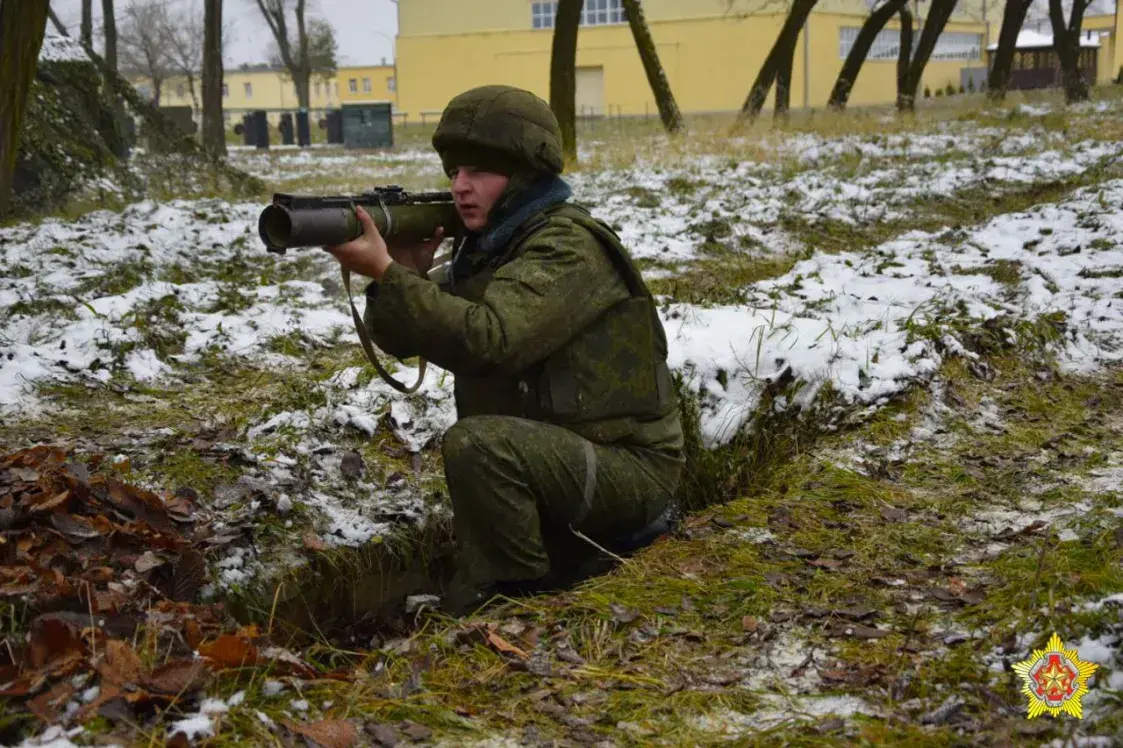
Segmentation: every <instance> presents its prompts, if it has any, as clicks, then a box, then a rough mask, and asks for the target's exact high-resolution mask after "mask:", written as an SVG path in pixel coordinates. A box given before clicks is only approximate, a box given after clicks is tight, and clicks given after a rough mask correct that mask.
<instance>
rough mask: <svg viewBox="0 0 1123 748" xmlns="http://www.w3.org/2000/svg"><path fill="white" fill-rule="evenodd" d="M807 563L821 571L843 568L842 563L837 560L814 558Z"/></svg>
mask: <svg viewBox="0 0 1123 748" xmlns="http://www.w3.org/2000/svg"><path fill="white" fill-rule="evenodd" d="M807 563H808V565H809V566H815V567H817V568H819V569H837V568H838V567H840V566H842V562H841V561H839V560H838V559H835V558H813V559H811V560H810V561H808V562H807Z"/></svg>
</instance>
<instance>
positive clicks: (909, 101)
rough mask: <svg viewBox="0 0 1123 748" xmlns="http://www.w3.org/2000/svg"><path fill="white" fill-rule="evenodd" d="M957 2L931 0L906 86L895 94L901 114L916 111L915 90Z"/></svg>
mask: <svg viewBox="0 0 1123 748" xmlns="http://www.w3.org/2000/svg"><path fill="white" fill-rule="evenodd" d="M957 2H958V0H932V5H931V6H930V7H929V9H928V17H927V18H925V19H924V27H923V29H921V31H920V41H918V42H917V44H916V54H915V55H913V58H912V64H910V65H909V74H908V80H907V81H906V85H905V86H902V88H901V90H900V91H898V92H897V109H898V110H899V111H902V112H912V111H915V110H916V89H917V87H918V86H919V85H920V79H921V77H922V76H923V75H924V68H925V67H927V66H928V59H929V58H930V57H931V56H932V50H934V49H935V48H936V41H937V40H938V39H939V38H940V34H942V33H944V27H945V26H947V25H948V19H949V18H951V13H952V11H953V10H955V5H956V3H957Z"/></svg>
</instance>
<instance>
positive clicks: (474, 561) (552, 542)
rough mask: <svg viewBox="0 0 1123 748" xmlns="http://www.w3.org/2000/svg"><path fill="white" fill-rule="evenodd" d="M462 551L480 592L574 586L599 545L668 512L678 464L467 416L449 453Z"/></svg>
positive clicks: (551, 429)
mask: <svg viewBox="0 0 1123 748" xmlns="http://www.w3.org/2000/svg"><path fill="white" fill-rule="evenodd" d="M442 454H443V457H444V467H445V478H446V480H447V483H448V489H449V493H450V495H451V497H452V507H453V514H454V517H453V524H454V529H455V533H456V539H457V544H458V547H459V551H460V562H459V565H458V570H459V573H460V574H461V575H463V576H464V577H465V578H466V579H468V580H470V581H471V582H472V583H474V584H475V585H479V586H485V585H488V584H493V583H495V582H523V581H529V580H540V579H544V578H546V579H549V580H551V581H557V582H560V583H563V584H564V583H565V580H566V579H567V576H568V575H570V574H572V572H573V571H574V570H575V569H576V568H577V567H579V566H580V565H582V564H583V563H584V562H585V561H587V560H589V559H590V558H591V557H593V556H595V555H597V551H596V549H595V548H594V547H593V546H592V545H590V544H589V543H587V542H586V541H584V540H582V539H580V538H578V537H577V536H576V535H575V534H574V533H573V532H572V531H571V529H570V528H571V527H572V528H574V529H577V530H580V531H581V532H582V533H583V534H585V535H588V536H589V537H590V538H593V539H595V540H597V542H598V543H604V542H608V541H611V540H612V539H613V538H616V537H619V536H621V535H625V534H628V533H631V532H635V531H638V530H640V529H642V528H644V527H646V526H647V525H648V524H650V523H651V522H653V521H654V520H655V519H656V518H657V517H658V516H659V515H660V514H661V513H662V512H663V510H664V509H665V508H666V506H667V504H668V502H669V501H670V499H671V497H672V494H673V491H674V490H675V488H676V487H677V484H678V479H679V474H680V472H681V469H682V461H681V458H680V457H679V456H678V455H676V454H667V453H663V452H659V451H655V450H647V449H640V448H634V447H620V446H612V445H600V444H595V443H593V442H591V441H588V440H586V439H584V438H582V437H580V436H578V435H577V434H575V433H573V432H572V431H570V430H568V429H565V428H562V427H561V426H555V425H553V424H549V423H543V422H540V421H531V420H527V419H524V418H516V417H512V416H491V415H484V416H470V417H468V418H464V419H462V420H460V421H459V422H457V423H456V425H454V426H453V427H452V428H451V429H449V431H448V433H447V434H445V437H444V442H443V443H442Z"/></svg>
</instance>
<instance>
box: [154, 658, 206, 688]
mask: <svg viewBox="0 0 1123 748" xmlns="http://www.w3.org/2000/svg"><path fill="white" fill-rule="evenodd" d="M209 679H210V674H209V673H208V672H207V665H206V663H204V662H203V661H202V660H174V661H172V662H169V663H168V664H166V665H163V666H161V667H158V668H156V669H155V670H153V671H152V675H150V676H148V677H147V678H145V679H144V680H143V685H144V686H145V688H148V689H149V690H151V691H157V692H159V693H170V694H178V693H185V692H187V691H194V690H196V689H198V688H202V687H203V686H204V685H206V683H207V681H208V680H209Z"/></svg>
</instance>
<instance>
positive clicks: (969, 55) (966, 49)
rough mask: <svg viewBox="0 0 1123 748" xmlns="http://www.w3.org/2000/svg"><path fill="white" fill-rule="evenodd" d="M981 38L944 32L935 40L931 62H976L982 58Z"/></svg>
mask: <svg viewBox="0 0 1123 748" xmlns="http://www.w3.org/2000/svg"><path fill="white" fill-rule="evenodd" d="M982 49H983V36H982V34H971V33H968V32H964V31H945V32H944V33H942V34H940V36H939V38H938V39H937V40H936V48H935V49H933V50H932V59H933V60H978V59H980V58H981V57H982Z"/></svg>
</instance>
